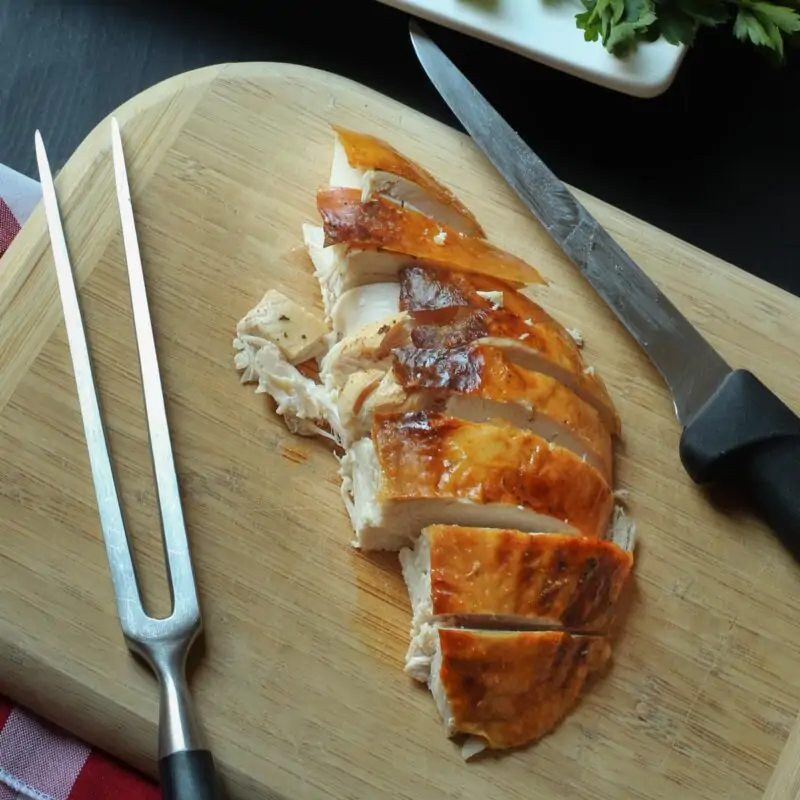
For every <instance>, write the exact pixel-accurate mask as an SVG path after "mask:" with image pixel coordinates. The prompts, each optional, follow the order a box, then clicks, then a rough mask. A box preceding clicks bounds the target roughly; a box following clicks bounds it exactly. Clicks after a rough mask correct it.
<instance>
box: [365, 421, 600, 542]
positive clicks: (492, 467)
mask: <svg viewBox="0 0 800 800" xmlns="http://www.w3.org/2000/svg"><path fill="white" fill-rule="evenodd" d="M372 439H373V442H374V444H375V451H376V454H377V457H378V461H379V463H380V466H381V470H382V474H383V480H382V481H381V486H380V489H379V492H378V494H379V497H378V500H379V501H380V500H401V499H424V498H427V497H453V498H461V499H465V500H471V501H473V502H476V503H495V502H496V503H508V504H512V505H521V506H526V507H527V508H529V509H531V510H532V511H534V512H536V513H539V514H542V515H547V516H550V517H553V518H555V519H557V520H561V521H563V522H564V523H565V527H566V525H569V526H571V527H572V528H573V529H575V530H576V531H578V532H579V533H581V534H582V535H584V536H589V537H593V538H602V537H603V536H605V534H606V531H607V529H608V525H609V521H610V519H611V514H612V511H613V505H614V498H613V494H612V492H611V489H610V488H609V485H608V483H606V481H605V479H604V478H603V476H602V475H601V474H600V473H599V472H598V471H597V470H596V469H595V468H594V467H592V466H591V465H590V464H588V463H587V462H585V461H583V460H582V459H580V458H578V457H577V456H575V455H574V454H573V453H571V452H569V451H568V450H564V449H563V448H560V447H551V446H548V443H547V442H546V441H545V440H544V439H542V438H541V437H539V436H536V435H535V434H533V433H532V432H530V431H523V430H520V429H519V428H515V427H513V426H512V425H508V424H505V423H501V422H499V421H498V422H496V423H492V424H486V423H484V424H479V423H474V422H467V421H465V420H459V419H454V418H452V417H445V416H441V415H438V414H435V413H431V412H428V411H419V412H409V413H406V414H376V415H375V417H374V419H373V424H372Z"/></svg>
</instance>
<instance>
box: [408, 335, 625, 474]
mask: <svg viewBox="0 0 800 800" xmlns="http://www.w3.org/2000/svg"><path fill="white" fill-rule="evenodd" d="M412 338H413V337H412ZM393 372H394V375H395V377H396V378H397V380H398V382H399V383H400V384H401V386H402V387H403V388H404V389H405V390H406V391H407V392H410V393H411V392H425V393H428V394H429V395H436V394H442V395H449V397H448V401H449V402H448V403H447V408H448V413H449V414H450V415H451V416H455V417H461V418H464V419H469V420H472V421H476V422H481V421H490V420H491V419H495V418H499V419H505V420H506V421H508V422H510V423H512V424H514V425H516V426H517V427H520V428H527V429H529V430H532V431H533V432H535V433H536V434H538V435H539V436H541V437H542V438H543V439H546V440H547V441H548V442H556V443H557V444H559V445H560V446H561V447H565V448H566V449H568V450H571V451H572V452H574V453H575V454H576V455H578V456H580V457H581V458H585V459H586V460H587V461H589V462H590V463H591V464H592V465H593V466H594V467H595V468H597V469H598V470H599V471H600V472H601V473H602V474H603V477H605V478H606V480H607V481H609V483H610V482H611V477H612V462H613V446H612V440H611V436H610V434H609V432H608V431H607V430H606V428H605V427H604V425H603V421H602V419H601V417H600V415H599V414H598V412H597V410H596V409H595V408H594V407H593V406H591V405H589V404H588V403H586V402H585V401H583V400H581V399H580V398H579V397H578V396H577V395H576V394H575V393H574V392H572V391H571V390H569V389H567V388H565V387H564V385H563V384H562V383H560V382H559V381H557V380H555V379H554V378H552V377H550V376H549V375H547V374H544V373H542V372H534V371H532V370H528V369H525V368H524V367H521V366H519V365H518V364H515V363H513V362H512V361H511V360H509V359H508V358H507V357H506V355H505V353H504V350H503V349H500V348H495V347H488V346H486V345H482V344H479V343H476V344H471V345H467V346H460V347H452V348H449V349H442V348H430V349H424V348H416V347H403V348H397V349H396V350H395V351H394V364H393Z"/></svg>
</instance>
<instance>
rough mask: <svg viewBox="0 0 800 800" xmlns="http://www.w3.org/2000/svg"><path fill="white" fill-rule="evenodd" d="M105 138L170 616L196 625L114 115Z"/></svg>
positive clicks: (192, 584)
mask: <svg viewBox="0 0 800 800" xmlns="http://www.w3.org/2000/svg"><path fill="white" fill-rule="evenodd" d="M111 142H112V152H113V156H114V177H115V179H116V184H117V202H118V203H119V213H120V218H121V221H122V238H123V242H124V246H125V258H126V260H127V262H128V280H129V283H130V290H131V306H132V308H133V322H134V327H135V330H136V344H137V348H138V351H139V367H140V369H141V376H142V389H143V393H144V406H145V412H146V416H147V426H148V432H149V434H150V451H151V454H152V458H153V472H154V473H155V479H156V490H157V494H158V502H159V509H160V511H161V525H162V530H163V534H164V551H165V555H166V562H167V572H168V575H169V581H170V592H171V593H172V601H173V610H172V616H171V619H173V620H174V621H175V622H176V623H177V622H182V623H190V622H195V623H199V621H200V620H199V607H198V601H197V589H196V587H195V582H194V575H193V571H192V564H191V557H190V554H189V546H188V542H187V538H186V526H185V523H184V519H183V509H182V507H181V498H180V492H179V489H178V480H177V476H176V472H175V462H174V459H173V455H172V445H171V444H170V434H169V426H168V423H167V413H166V409H165V407H164V393H163V389H162V386H161V375H160V372H159V368H158V357H157V355H156V346H155V341H154V339H153V327H152V323H151V320H150V309H149V304H148V301H147V292H146V289H145V284H144V274H143V271H142V259H141V255H140V253H139V243H138V240H137V237H136V224H135V221H134V218H133V207H132V204H131V194H130V187H129V185H128V174H127V170H126V167H125V154H124V152H123V148H122V136H121V134H120V129H119V124H118V122H117V120H116V118H112V120H111Z"/></svg>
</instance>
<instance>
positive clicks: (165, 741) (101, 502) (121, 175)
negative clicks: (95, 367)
mask: <svg viewBox="0 0 800 800" xmlns="http://www.w3.org/2000/svg"><path fill="white" fill-rule="evenodd" d="M111 140H112V151H113V159H114V175H115V178H116V185H117V201H118V203H119V212H120V218H121V223H122V235H123V241H124V245H125V256H126V259H127V263H128V278H129V283H130V291H131V305H132V308H133V320H134V327H135V330H136V343H137V347H138V351H139V366H140V369H141V376H142V387H143V391H144V401H145V410H146V413H147V426H148V432H149V437H150V450H151V453H152V457H153V471H154V473H155V479H156V488H157V495H158V502H159V509H160V513H161V527H162V534H163V540H164V551H165V556H166V564H167V574H168V578H169V582H170V594H171V597H172V612H171V614H170V615H169V616H168V617H167V618H165V619H154V618H152V617H150V616H148V615H147V614H146V613H145V610H144V607H143V605H142V601H141V596H140V593H139V586H138V584H137V581H136V575H135V572H134V566H133V560H132V558H131V552H130V549H129V547H128V539H127V535H126V533H125V526H124V523H123V518H122V510H121V508H120V502H119V496H118V494H117V488H116V484H115V481H114V474H113V471H112V467H111V460H110V458H109V453H108V446H107V444H106V437H105V430H104V427H103V421H102V418H101V414H100V407H99V405H98V401H97V392H96V389H95V383H94V377H93V375H92V367H91V362H90V359H89V349H88V346H87V344H86V335H85V331H84V327H83V320H82V317H81V312H80V307H79V305H78V296H77V291H76V288H75V281H74V278H73V274H72V267H71V265H70V260H69V254H68V252H67V245H66V241H65V238H64V230H63V227H62V223H61V214H60V212H59V207H58V199H57V198H56V192H55V185H54V183H53V176H52V174H51V172H50V165H49V163H48V160H47V154H46V152H45V148H44V143H43V142H42V137H41V134H40V133H39V131H36V137H35V141H36V159H37V162H38V165H39V176H40V179H41V183H42V191H43V196H44V209H45V214H46V217H47V225H48V228H49V231H50V241H51V244H52V248H53V259H54V262H55V268H56V274H57V276H58V288H59V292H60V294H61V303H62V306H63V310H64V322H65V325H66V330H67V338H68V341H69V349H70V354H71V356H72V365H73V370H74V374H75V383H76V387H77V391H78V400H79V403H80V409H81V416H82V417H83V427H84V432H85V435H86V445H87V448H88V451H89V461H90V464H91V470H92V480H93V482H94V488H95V493H96V495H97V508H98V511H99V513H100V524H101V527H102V530H103V538H104V540H105V545H106V553H107V556H108V565H109V569H110V572H111V580H112V583H113V585H114V593H115V595H116V599H117V611H118V613H119V620H120V624H121V626H122V633H123V635H124V638H125V642H126V644H127V645H128V648H129V649H130V650H132V651H133V652H135V653H138V654H139V655H141V656H142V657H143V658H144V659H145V661H147V663H148V664H149V665H150V667H151V668H152V670H153V672H154V673H155V674H156V676H157V677H158V683H159V687H160V719H159V726H158V758H159V775H160V779H161V788H162V792H163V797H164V800H219V798H221V796H222V795H221V793H220V789H219V784H218V779H217V774H216V767H215V765H214V759H213V756H212V755H211V752H210V750H208V749H207V748H206V747H205V745H204V743H203V738H202V734H201V731H200V727H199V725H198V723H197V720H196V718H195V715H194V710H193V706H192V699H191V695H190V693H189V687H188V684H187V681H186V658H187V656H188V654H189V650H190V648H191V646H192V644H193V643H194V641H195V640H196V638H197V636H198V634H199V633H200V631H201V629H202V618H201V615H200V607H199V604H198V601H197V589H196V587H195V582H194V575H193V572H192V564H191V559H190V555H189V545H188V542H187V539H186V527H185V525H184V520H183V510H182V508H181V501H180V495H179V492H178V481H177V478H176V475H175V464H174V461H173V457H172V446H171V444H170V437H169V428H168V426H167V415H166V410H165V408H164V396H163V391H162V388H161V377H160V374H159V369H158V360H157V357H156V349H155V343H154V340H153V328H152V324H151V322H150V311H149V307H148V303H147V293H146V291H145V285H144V275H143V272H142V261H141V257H140V255H139V245H138V242H137V239H136V227H135V223H134V219H133V208H132V206H131V196H130V189H129V187H128V176H127V171H126V168H125V156H124V153H123V150H122V137H121V135H120V130H119V125H118V123H117V121H116V119H112V120H111Z"/></svg>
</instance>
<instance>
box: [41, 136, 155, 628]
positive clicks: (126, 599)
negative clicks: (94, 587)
mask: <svg viewBox="0 0 800 800" xmlns="http://www.w3.org/2000/svg"><path fill="white" fill-rule="evenodd" d="M35 143H36V161H37V164H38V167H39V178H40V182H41V184H42V197H43V200H44V209H45V216H46V218H47V226H48V229H49V231H50V239H51V242H52V248H53V261H54V262H55V268H56V276H57V278H58V290H59V294H60V295H61V304H62V306H63V309H64V325H65V327H66V330H67V341H68V343H69V350H70V355H71V357H72V368H73V372H74V374H75V384H76V388H77V392H78V403H79V405H80V409H81V417H82V418H83V429H84V434H85V436H86V445H87V449H88V451H89V464H90V467H91V471H92V481H93V483H94V489H95V494H96V495H97V508H98V512H99V515H100V526H101V528H102V531H103V539H104V541H105V546H106V554H107V557H108V564H109V568H110V571H111V580H112V583H113V586H114V594H115V596H116V601H117V611H118V613H119V618H120V624H121V625H122V630H123V633H125V634H126V636H130V635H132V634H135V632H136V631H137V630H140V629H141V628H142V625H143V623H145V622H146V616H145V614H144V610H143V608H142V602H141V598H140V595H139V587H138V585H137V582H136V573H135V570H134V565H133V560H132V558H131V553H130V549H129V547H128V539H127V537H126V534H125V525H124V522H123V517H122V510H121V508H120V503H119V495H118V493H117V487H116V484H115V481H114V472H113V470H112V468H111V459H110V458H109V455H108V445H107V442H106V435H105V429H104V427H103V420H102V417H101V415H100V406H99V404H98V401H97V391H96V388H95V382H94V377H93V374H92V366H91V360H90V358H89V348H88V345H87V344H86V332H85V329H84V326H83V318H82V316H81V310H80V306H79V305H78V294H77V290H76V288H75V278H74V275H73V272H72V266H71V264H70V258H69V252H68V250H67V243H66V240H65V238H64V229H63V226H62V222H61V213H60V211H59V207H58V198H57V196H56V189H55V184H54V183H53V175H52V173H51V171H50V163H49V161H48V159H47V152H46V150H45V147H44V142H43V141H42V136H41V134H40V133H39V131H38V130H37V131H36V135H35Z"/></svg>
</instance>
